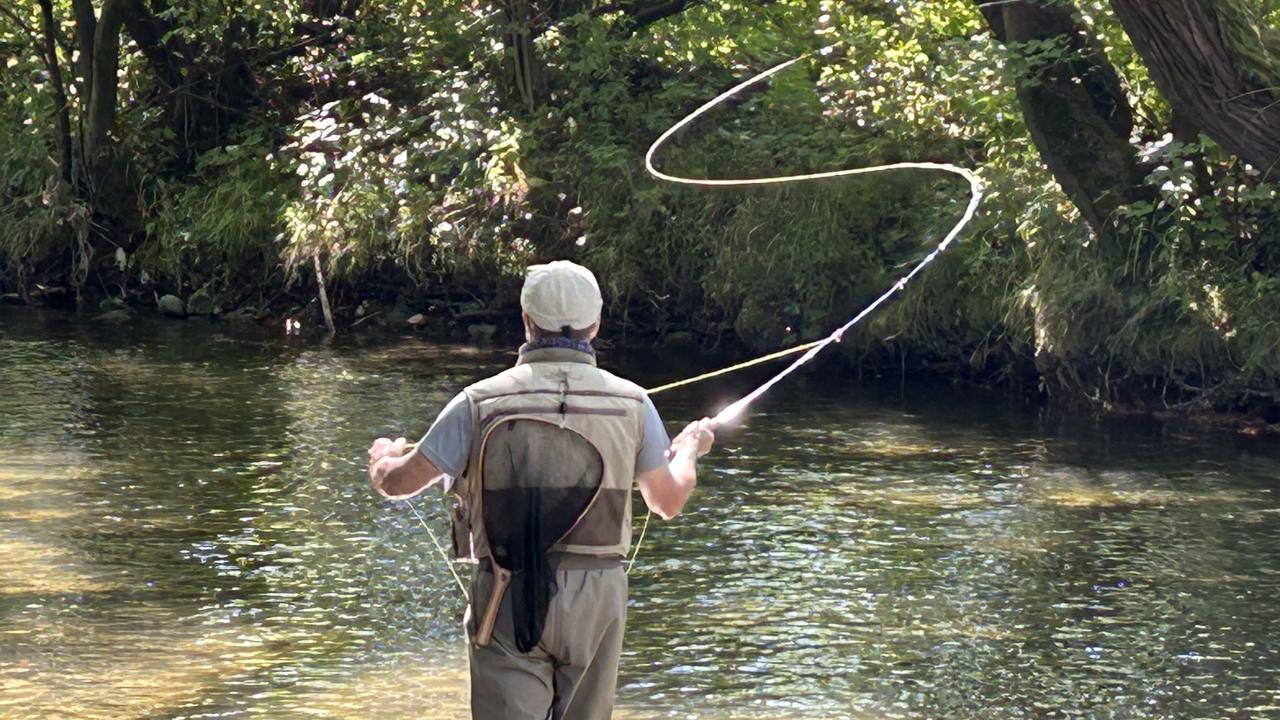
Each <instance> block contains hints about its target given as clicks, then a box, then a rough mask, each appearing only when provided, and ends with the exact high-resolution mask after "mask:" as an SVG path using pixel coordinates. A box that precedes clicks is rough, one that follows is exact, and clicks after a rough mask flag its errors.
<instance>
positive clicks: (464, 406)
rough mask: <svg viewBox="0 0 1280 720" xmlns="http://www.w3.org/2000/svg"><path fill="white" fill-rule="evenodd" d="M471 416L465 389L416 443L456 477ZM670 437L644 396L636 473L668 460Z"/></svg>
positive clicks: (468, 448)
mask: <svg viewBox="0 0 1280 720" xmlns="http://www.w3.org/2000/svg"><path fill="white" fill-rule="evenodd" d="M473 425H474V423H473V422H472V419H471V401H470V400H469V399H467V394H466V393H461V392H460V393H458V394H457V395H454V396H453V399H452V400H450V401H449V404H448V405H445V406H444V410H441V411H440V416H439V417H437V418H436V421H435V422H434V423H432V425H431V429H430V430H427V434H426V435H424V436H423V438H422V442H420V443H418V451H419V452H421V453H422V454H423V456H424V457H426V458H427V459H428V460H430V461H431V464H432V465H434V466H436V469H437V470H440V471H441V472H443V473H445V474H446V475H449V476H450V477H455V478H456V477H458V476H459V475H461V474H462V471H463V470H464V469H465V468H466V466H467V455H468V454H470V452H471V433H472V432H474V427H473ZM670 445H671V438H669V437H668V436H667V429H666V428H665V427H663V426H662V418H661V417H659V416H658V409H657V408H656V407H654V406H653V401H652V400H650V399H649V398H648V397H646V398H645V399H644V437H643V438H642V439H641V441H640V450H639V451H638V452H637V453H636V473H637V474H638V473H643V472H649V471H650V470H653V469H655V468H659V467H661V466H662V464H663V463H665V462H666V461H667V455H666V453H667V448H668V447H670Z"/></svg>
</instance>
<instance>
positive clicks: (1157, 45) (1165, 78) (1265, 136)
mask: <svg viewBox="0 0 1280 720" xmlns="http://www.w3.org/2000/svg"><path fill="white" fill-rule="evenodd" d="M1111 6H1112V7H1113V8H1114V9H1115V12H1116V16H1117V17H1118V18H1119V19H1120V23H1121V24H1122V25H1123V26H1124V29H1125V32H1126V33H1127V34H1128V35H1129V38H1130V39H1131V40H1132V41H1133V45H1134V47H1135V48H1136V49H1137V51H1138V53H1139V55H1141V56H1142V59H1143V61H1144V63H1145V64H1146V66H1147V71H1148V72H1149V73H1150V74H1151V79H1152V80H1154V81H1155V83H1156V86H1157V87H1159V88H1160V92H1161V93H1162V94H1163V95H1164V96H1165V98H1166V99H1167V100H1168V101H1169V104H1170V105H1172V106H1173V108H1174V110H1175V111H1176V112H1178V113H1180V114H1182V115H1183V116H1184V117H1185V118H1187V119H1188V120H1190V121H1191V122H1193V123H1195V125H1197V126H1198V127H1199V129H1200V131H1201V132H1203V133H1204V134H1206V135H1208V136H1209V137H1211V138H1213V140H1214V141H1215V142H1217V143H1218V144H1219V145H1221V146H1222V147H1223V148H1225V149H1226V150H1228V151H1229V152H1231V153H1234V154H1235V155H1237V156H1238V157H1240V158H1241V159H1242V160H1244V161H1245V162H1248V163H1251V164H1252V165H1254V166H1255V167H1257V168H1259V169H1261V170H1263V171H1271V172H1274V171H1275V170H1277V169H1280V168H1278V167H1277V166H1278V165H1280V35H1278V34H1277V31H1276V29H1275V28H1268V27H1267V26H1266V24H1265V22H1264V19H1263V18H1262V16H1261V12H1260V8H1258V7H1255V6H1254V5H1251V4H1250V3H1249V2H1247V0H1112V2H1111Z"/></svg>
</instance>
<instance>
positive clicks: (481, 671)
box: [467, 555, 627, 720]
mask: <svg viewBox="0 0 1280 720" xmlns="http://www.w3.org/2000/svg"><path fill="white" fill-rule="evenodd" d="M551 564H552V567H553V568H555V570H554V572H555V575H556V587H557V588H559V589H558V590H557V592H556V594H555V596H554V597H553V598H552V599H551V604H550V607H549V608H548V609H547V621H546V624H545V626H544V629H543V632H542V640H541V641H540V642H539V643H538V645H537V647H535V648H533V649H532V650H530V651H529V652H528V653H527V654H524V653H520V652H519V651H517V650H516V642H515V630H514V626H513V624H512V619H511V592H510V591H508V592H507V593H506V594H505V596H504V597H503V600H502V606H501V609H500V610H499V611H498V622H497V623H496V625H495V626H494V631H493V638H492V640H490V641H489V644H488V645H486V646H485V647H476V646H475V643H474V642H471V640H472V639H473V638H474V637H475V631H476V627H477V625H479V622H480V620H479V615H481V614H482V613H483V612H484V605H485V603H486V602H487V600H488V598H489V591H490V588H491V587H492V583H493V574H492V572H491V571H490V570H489V569H488V566H487V563H482V564H481V565H480V566H479V568H478V569H477V570H476V574H475V577H474V578H473V579H472V582H471V597H472V598H473V602H472V607H471V608H470V609H469V611H468V614H467V639H468V649H469V654H470V664H471V717H472V720H609V717H610V715H611V714H612V713H613V700H614V695H615V693H616V691H617V685H618V656H619V654H620V653H621V652H622V633H623V629H624V628H625V626H626V616H627V575H626V573H625V572H624V571H623V569H622V563H621V561H620V560H617V559H604V558H592V557H585V556H578V555H560V556H553V557H552V563H551Z"/></svg>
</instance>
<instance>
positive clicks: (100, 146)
mask: <svg viewBox="0 0 1280 720" xmlns="http://www.w3.org/2000/svg"><path fill="white" fill-rule="evenodd" d="M132 4H133V0H106V1H105V2H104V3H103V4H102V15H101V16H100V17H99V18H98V22H97V27H96V28H95V31H94V37H93V61H92V63H93V71H92V75H91V77H90V82H89V85H90V87H91V91H92V95H91V97H90V99H89V112H88V115H87V117H86V118H85V153H84V154H85V160H86V162H87V163H88V169H89V172H90V173H91V176H92V178H93V180H94V181H97V180H99V179H100V177H101V174H102V171H103V170H104V169H105V167H106V164H107V163H108V162H109V160H110V151H111V138H110V135H109V133H110V132H111V129H112V126H113V125H114V124H115V119H116V73H117V72H118V70H119V68H120V27H121V26H122V25H123V24H124V20H125V15H126V14H127V12H128V11H129V7H130V6H131V5H132ZM81 52H82V53H83V52H84V51H83V50H81Z"/></svg>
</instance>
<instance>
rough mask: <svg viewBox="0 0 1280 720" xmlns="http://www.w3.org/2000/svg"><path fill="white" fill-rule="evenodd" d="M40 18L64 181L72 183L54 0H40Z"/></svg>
mask: <svg viewBox="0 0 1280 720" xmlns="http://www.w3.org/2000/svg"><path fill="white" fill-rule="evenodd" d="M40 17H41V21H42V22H43V24H44V54H45V66H46V67H47V68H48V69H49V82H50V84H52V85H53V100H54V103H55V104H56V105H57V106H58V110H57V112H58V155H59V157H61V165H62V167H61V170H62V179H63V180H64V181H66V182H70V181H71V116H70V114H69V113H70V110H69V109H68V102H67V91H66V86H65V85H64V84H63V82H62V66H61V65H60V64H59V62H58V39H57V25H56V23H55V21H54V18H53V2H52V0H40Z"/></svg>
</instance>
